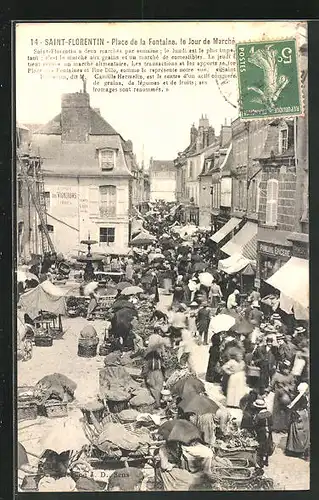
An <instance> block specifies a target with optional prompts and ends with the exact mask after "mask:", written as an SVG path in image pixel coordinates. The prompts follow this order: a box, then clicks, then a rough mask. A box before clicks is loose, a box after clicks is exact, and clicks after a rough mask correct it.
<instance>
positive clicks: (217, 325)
mask: <svg viewBox="0 0 319 500" xmlns="http://www.w3.org/2000/svg"><path fill="white" fill-rule="evenodd" d="M235 323H236V320H235V318H233V317H232V316H229V315H228V314H218V315H217V316H213V317H212V318H211V320H210V323H209V328H208V333H209V334H210V335H214V333H220V332H228V330H229V329H230V328H231V327H232V326H234V324H235Z"/></svg>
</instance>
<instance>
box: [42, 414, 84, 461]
mask: <svg viewBox="0 0 319 500" xmlns="http://www.w3.org/2000/svg"><path fill="white" fill-rule="evenodd" d="M40 443H41V446H42V447H43V450H44V451H45V450H52V451H55V452H56V453H58V454H60V453H62V452H64V451H68V450H70V451H80V450H81V448H82V447H83V446H85V445H88V444H90V443H89V441H88V439H87V437H86V436H85V434H84V430H83V428H82V426H81V424H80V422H79V421H78V420H76V419H74V418H68V419H66V420H63V421H60V422H57V424H56V425H55V426H54V429H53V430H52V431H51V432H49V434H45V435H44V436H43V438H42V439H41V441H40Z"/></svg>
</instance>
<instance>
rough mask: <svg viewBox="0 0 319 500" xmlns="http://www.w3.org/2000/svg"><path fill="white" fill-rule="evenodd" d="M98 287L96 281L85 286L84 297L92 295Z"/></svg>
mask: <svg viewBox="0 0 319 500" xmlns="http://www.w3.org/2000/svg"><path fill="white" fill-rule="evenodd" d="M98 286H99V284H98V283H97V282H96V281H91V282H90V283H88V284H87V285H86V286H85V288H84V295H86V296H88V295H90V294H91V293H93V292H94V291H95V290H96V289H97V287H98Z"/></svg>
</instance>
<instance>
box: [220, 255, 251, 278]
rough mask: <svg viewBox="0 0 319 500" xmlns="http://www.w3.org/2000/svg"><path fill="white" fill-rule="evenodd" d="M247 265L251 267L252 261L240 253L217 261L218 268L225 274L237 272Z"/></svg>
mask: <svg viewBox="0 0 319 500" xmlns="http://www.w3.org/2000/svg"><path fill="white" fill-rule="evenodd" d="M248 266H250V267H251V268H252V267H253V266H254V263H252V261H251V260H249V259H247V258H246V257H243V256H242V255H241V254H234V255H232V256H231V257H228V258H227V259H222V260H220V261H219V262H218V269H219V270H220V271H224V272H225V273H227V274H235V273H239V272H240V271H242V270H244V269H245V268H247V267H248Z"/></svg>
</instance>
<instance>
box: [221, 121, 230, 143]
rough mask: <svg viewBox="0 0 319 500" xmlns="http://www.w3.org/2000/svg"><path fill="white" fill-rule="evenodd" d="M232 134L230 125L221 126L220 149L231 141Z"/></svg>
mask: <svg viewBox="0 0 319 500" xmlns="http://www.w3.org/2000/svg"><path fill="white" fill-rule="evenodd" d="M231 136H232V132H231V126H230V125H222V126H221V130H220V147H222V148H223V147H224V146H225V145H226V144H227V143H228V142H229V141H230V140H231Z"/></svg>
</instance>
